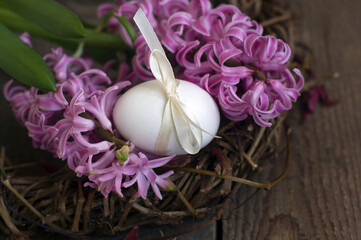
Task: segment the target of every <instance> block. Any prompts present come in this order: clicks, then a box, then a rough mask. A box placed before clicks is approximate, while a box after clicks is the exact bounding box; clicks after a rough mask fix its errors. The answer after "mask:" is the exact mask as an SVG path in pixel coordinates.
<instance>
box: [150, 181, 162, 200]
mask: <svg viewBox="0 0 361 240" xmlns="http://www.w3.org/2000/svg"><path fill="white" fill-rule="evenodd" d="M150 186H151V187H152V189H153V192H154V193H155V195H156V196H157V197H158V198H159V199H160V200H162V199H163V197H162V194H161V193H160V191H159V188H158V186H157V184H156V183H151V184H150Z"/></svg>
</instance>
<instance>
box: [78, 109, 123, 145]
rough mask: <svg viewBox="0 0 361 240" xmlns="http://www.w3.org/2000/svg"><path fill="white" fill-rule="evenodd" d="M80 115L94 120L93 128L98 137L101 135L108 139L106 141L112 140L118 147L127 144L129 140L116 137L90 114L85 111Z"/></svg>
mask: <svg viewBox="0 0 361 240" xmlns="http://www.w3.org/2000/svg"><path fill="white" fill-rule="evenodd" d="M80 116H81V117H83V118H86V119H90V120H92V121H94V123H95V126H96V128H95V129H94V130H93V131H94V132H95V133H96V134H97V135H98V136H99V137H101V138H102V139H104V140H106V141H108V142H113V143H115V145H117V147H118V148H121V147H123V146H124V145H127V146H129V142H124V141H123V140H120V139H119V138H116V137H115V136H114V135H113V133H111V132H110V131H108V130H105V129H103V128H102V127H101V125H100V123H99V122H98V121H97V120H96V119H95V118H93V117H92V116H90V115H89V114H87V113H81V114H80Z"/></svg>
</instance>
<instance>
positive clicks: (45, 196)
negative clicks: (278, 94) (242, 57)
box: [0, 0, 294, 239]
mask: <svg viewBox="0 0 361 240" xmlns="http://www.w3.org/2000/svg"><path fill="white" fill-rule="evenodd" d="M229 3H232V4H234V5H236V6H238V7H239V8H240V9H241V10H242V11H243V12H245V13H247V14H248V15H249V16H251V17H252V18H253V19H256V20H258V21H259V22H260V23H261V25H263V27H264V28H265V33H266V34H270V35H274V36H276V37H278V38H281V39H282V40H283V41H285V42H287V43H289V44H290V46H291V48H292V47H294V33H293V25H292V22H291V21H290V19H291V13H290V11H289V10H287V8H286V7H284V6H282V5H280V4H279V3H278V2H277V3H275V1H272V0H263V1H262V0H239V1H236V0H233V1H232V0H230V1H229ZM284 119H285V115H281V116H280V117H278V118H276V119H274V120H272V121H271V122H272V127H270V128H265V127H259V126H258V125H256V124H255V123H253V122H251V121H243V122H233V121H229V120H226V119H223V120H222V124H221V129H220V130H219V132H218V135H219V136H221V137H222V138H221V139H216V140H214V141H213V142H212V143H211V144H210V145H209V146H207V148H205V149H203V150H202V151H201V152H200V153H199V154H197V155H193V156H191V155H186V156H179V157H178V158H179V159H178V160H177V161H173V162H172V163H171V164H169V165H166V166H164V168H163V169H160V171H163V170H164V171H167V170H174V172H175V174H174V175H172V176H171V177H170V178H169V180H170V181H171V183H172V185H173V189H171V190H168V191H166V192H163V193H162V195H163V200H159V199H158V198H157V197H156V196H155V195H154V194H149V195H148V198H146V199H142V198H134V197H132V196H134V192H135V189H133V188H129V189H126V190H125V191H124V192H123V194H124V197H120V196H118V195H116V194H114V193H111V194H110V195H109V197H108V198H104V197H103V196H102V194H100V193H99V192H97V190H96V189H92V188H84V187H83V185H84V182H86V179H83V178H78V177H77V176H76V175H75V173H74V172H73V171H71V170H70V169H68V168H67V167H64V168H62V169H61V170H59V171H57V172H55V173H52V174H49V175H46V176H19V175H18V174H17V173H18V169H20V168H24V167H28V166H29V164H28V163H26V164H22V165H13V164H12V163H11V160H10V159H7V158H6V156H5V149H2V150H1V156H0V164H1V165H2V166H3V169H4V170H5V173H3V174H2V185H1V192H2V198H1V199H0V214H1V217H2V219H3V222H1V223H0V227H1V228H2V229H3V231H4V232H9V230H10V231H11V232H12V233H14V234H16V235H23V234H26V235H31V234H33V233H36V232H38V231H39V228H43V229H47V231H48V233H49V232H57V233H61V234H64V235H68V236H72V237H77V236H95V234H97V235H101V236H110V235H111V236H114V235H119V234H123V233H124V232H129V231H131V230H132V229H135V227H140V226H144V225H148V226H149V225H150V226H154V225H164V224H181V223H182V222H183V219H184V217H186V216H193V217H197V218H202V217H206V216H207V219H208V220H207V221H205V222H203V223H202V224H200V225H198V226H196V227H194V228H191V229H187V231H186V232H182V233H174V234H172V235H169V236H165V237H163V238H169V237H175V236H177V235H180V234H183V233H187V232H191V231H193V230H196V229H198V228H201V227H203V226H205V225H206V224H208V223H210V222H212V221H213V220H215V219H219V218H220V217H221V216H222V213H223V211H224V210H225V209H226V207H227V205H228V203H229V201H230V200H231V198H232V196H233V195H234V194H235V193H236V192H237V191H238V189H239V188H240V186H242V185H243V184H247V185H251V186H254V187H257V188H264V189H269V188H271V187H272V186H273V185H274V184H276V183H277V182H278V181H280V180H281V179H282V178H283V177H284V176H285V174H286V172H287V168H288V160H289V156H290V146H289V139H288V136H289V133H290V131H289V130H286V131H285V128H284V126H285V125H284ZM284 139H288V140H287V141H283V140H284ZM281 142H287V159H286V162H287V163H286V167H285V168H284V171H283V172H282V174H281V175H280V176H279V177H277V178H275V180H274V181H272V182H269V183H257V182H253V181H251V180H248V179H246V178H247V177H249V176H250V175H251V174H254V173H259V172H261V171H259V169H260V167H259V166H260V164H261V163H262V161H263V160H264V159H267V158H269V157H270V156H272V155H273V156H274V154H277V152H278V151H280V143H281ZM175 163H176V165H175ZM85 239H86V238H85Z"/></svg>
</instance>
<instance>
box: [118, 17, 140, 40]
mask: <svg viewBox="0 0 361 240" xmlns="http://www.w3.org/2000/svg"><path fill="white" fill-rule="evenodd" d="M114 17H115V18H116V19H117V20H118V21H119V22H120V24H122V25H123V27H124V28H125V30H126V31H127V33H128V35H129V37H130V39H131V40H132V42H133V43H134V41H135V39H136V38H137V33H136V32H135V30H134V28H133V26H132V24H131V23H130V22H129V21H128V19H127V18H126V17H124V16H121V17H118V16H116V15H114Z"/></svg>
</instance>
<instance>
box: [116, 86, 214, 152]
mask: <svg viewBox="0 0 361 240" xmlns="http://www.w3.org/2000/svg"><path fill="white" fill-rule="evenodd" d="M179 81H180V84H179V86H178V88H177V93H178V96H179V99H180V100H181V102H182V103H184V104H185V105H186V106H187V108H189V109H190V111H191V112H192V113H193V115H194V116H195V118H196V119H197V120H198V123H199V126H200V127H201V128H202V129H204V130H205V131H207V132H209V133H211V134H212V135H216V133H217V131H218V127H219V122H220V116H219V110H218V107H217V104H216V103H215V102H214V100H213V98H212V97H211V96H210V95H209V94H208V93H207V92H206V91H205V90H203V89H202V88H200V87H198V86H197V85H195V84H193V83H190V82H187V81H183V80H179ZM166 101H167V97H166V94H165V93H164V90H163V89H162V87H161V83H160V81H158V80H152V81H147V82H144V83H141V84H139V85H137V86H135V87H133V88H131V89H129V90H128V91H127V92H125V93H124V94H123V95H122V96H121V97H120V98H119V100H118V101H117V103H116V104H115V106H114V110H113V120H114V124H115V127H116V128H117V130H118V131H119V133H120V134H121V135H122V136H123V137H124V138H125V139H127V140H130V141H132V142H133V143H134V144H135V145H136V146H137V147H138V148H140V149H142V150H145V151H147V152H151V153H156V152H155V150H154V147H155V143H156V140H157V137H158V133H159V129H160V126H161V123H162V117H163V111H164V106H165V104H166ZM212 139H213V136H211V135H209V134H208V133H205V132H202V145H201V148H203V147H205V146H206V145H207V144H208V143H210V142H211V141H212ZM156 154H159V153H156ZM171 154H177V155H181V154H186V152H185V150H183V148H182V147H181V145H180V144H179V142H178V140H177V138H176V136H175V130H174V129H173V132H172V136H171V138H170V141H169V144H168V149H167V155H171Z"/></svg>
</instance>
